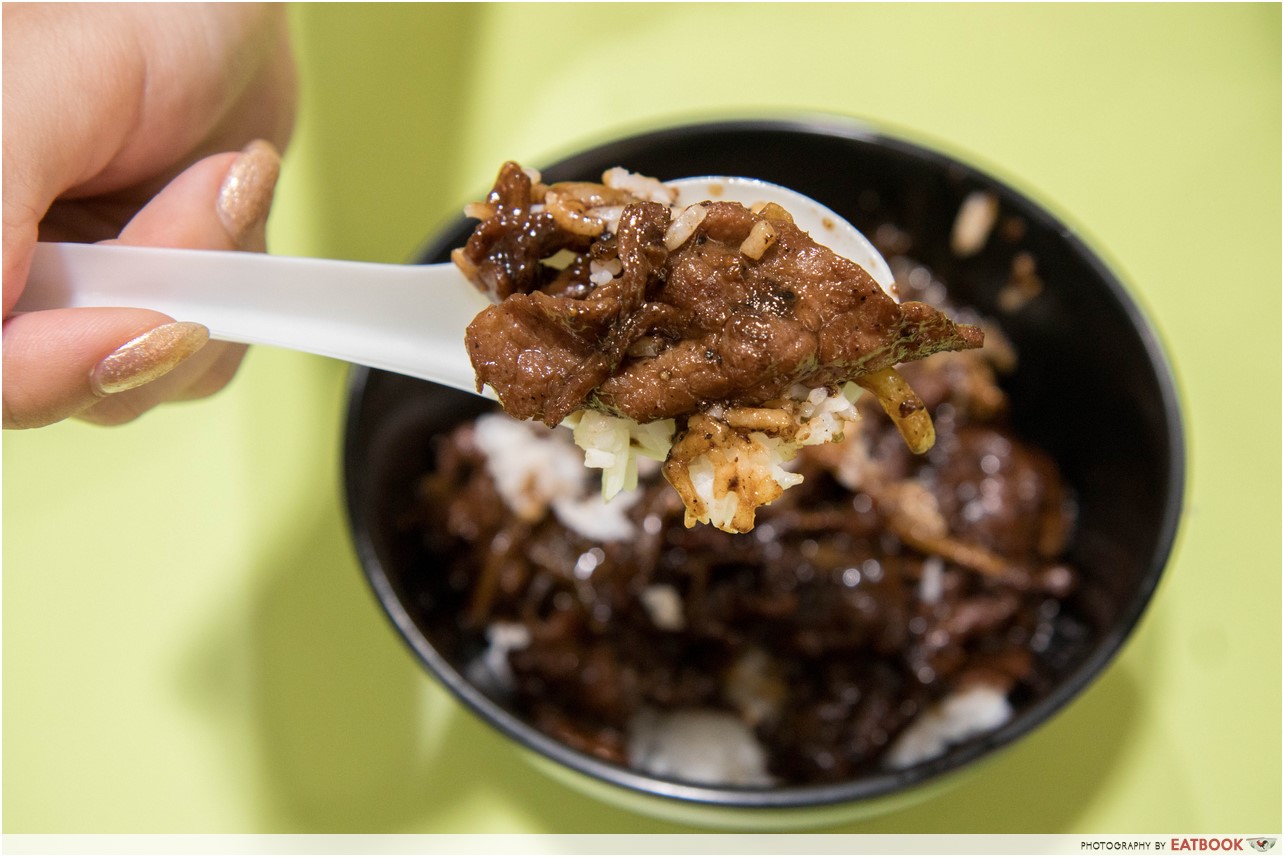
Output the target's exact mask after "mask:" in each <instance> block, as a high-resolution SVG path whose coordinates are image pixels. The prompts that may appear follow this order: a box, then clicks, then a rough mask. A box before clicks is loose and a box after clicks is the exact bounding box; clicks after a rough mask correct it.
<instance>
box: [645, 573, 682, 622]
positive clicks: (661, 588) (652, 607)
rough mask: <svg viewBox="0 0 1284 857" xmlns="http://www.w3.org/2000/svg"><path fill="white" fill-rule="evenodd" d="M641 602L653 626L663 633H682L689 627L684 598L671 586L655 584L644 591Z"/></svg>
mask: <svg viewBox="0 0 1284 857" xmlns="http://www.w3.org/2000/svg"><path fill="white" fill-rule="evenodd" d="M641 600H642V606H643V607H644V608H645V609H646V614H647V616H649V617H650V618H651V624H653V625H655V627H657V628H659V629H660V630H661V631H681V630H682V629H683V628H685V627H686V626H687V618H686V615H685V614H684V613H683V611H682V596H681V595H679V594H678V590H676V589H674V588H673V587H672V586H670V585H669V584H667V583H653V584H652V585H650V586H648V587H647V588H646V589H643V590H642V595H641Z"/></svg>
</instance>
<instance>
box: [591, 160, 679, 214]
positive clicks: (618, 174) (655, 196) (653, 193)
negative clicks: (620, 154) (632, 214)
mask: <svg viewBox="0 0 1284 857" xmlns="http://www.w3.org/2000/svg"><path fill="white" fill-rule="evenodd" d="M602 184H604V185H606V186H607V187H609V188H613V189H615V190H622V191H624V192H626V193H630V194H632V195H633V196H635V197H637V198H638V199H645V200H648V201H650V202H658V203H660V204H662V205H672V204H673V201H674V200H676V199H677V198H678V192H677V190H675V189H674V188H671V187H669V186H668V185H666V184H665V183H664V182H662V181H660V180H659V179H655V178H651V177H650V176H644V175H642V174H640V173H631V172H629V171H628V170H626V169H624V167H611V169H609V170H607V171H606V172H604V173H602Z"/></svg>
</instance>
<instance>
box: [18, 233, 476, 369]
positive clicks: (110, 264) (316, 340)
mask: <svg viewBox="0 0 1284 857" xmlns="http://www.w3.org/2000/svg"><path fill="white" fill-rule="evenodd" d="M485 306H487V301H486V298H485V297H484V296H483V295H481V294H479V293H478V292H477V290H476V289H474V288H473V287H472V286H471V285H470V284H469V283H468V282H467V281H466V280H465V279H464V277H463V275H462V274H460V273H459V271H458V270H456V269H455V267H454V266H453V265H385V264H377V263H372V262H348V261H335V260H328V259H308V258H295V257H288V256H268V255H265V254H260V253H234V252H222V251H214V250H180V249H169V248H155V247H127V246H124V245H120V244H60V243H40V244H38V245H37V247H36V252H35V256H34V258H33V260H32V264H31V273H30V275H29V276H28V279H27V285H26V288H25V289H24V291H23V294H22V297H21V299H20V300H19V301H18V305H17V307H16V309H17V310H18V311H20V312H30V311H35V310H45V309H62V308H68V307H139V308H145V309H151V310H156V311H158V312H162V313H165V314H166V315H168V316H170V317H172V318H175V319H177V320H179V321H195V322H199V323H200V324H204V325H205V326H206V327H208V328H209V329H210V335H211V336H212V337H213V338H215V339H222V340H226V341H229V342H244V343H249V344H256V345H275V346H279V347H282V348H289V349H292V350H295V351H305V352H308V353H310V354H320V355H322V356H325V357H334V358H337V359H339V360H346V361H349V362H351V363H360V364H362V365H365V366H370V367H373V368H376V369H386V370H389V371H391V372H398V373H400V374H403V375H411V376H414V377H418V378H425V379H427V380H430V381H436V382H437V383H440V384H445V385H447V386H450V387H455V388H457V389H460V390H466V391H469V392H473V391H474V390H475V386H474V385H475V383H476V382H475V376H474V374H473V368H472V365H471V364H470V362H469V360H468V354H467V351H466V350H465V348H464V329H465V328H466V327H467V326H468V323H469V322H470V321H472V319H473V317H474V316H475V315H476V314H477V313H478V312H480V311H481V310H482V309H483V308H484V307H485Z"/></svg>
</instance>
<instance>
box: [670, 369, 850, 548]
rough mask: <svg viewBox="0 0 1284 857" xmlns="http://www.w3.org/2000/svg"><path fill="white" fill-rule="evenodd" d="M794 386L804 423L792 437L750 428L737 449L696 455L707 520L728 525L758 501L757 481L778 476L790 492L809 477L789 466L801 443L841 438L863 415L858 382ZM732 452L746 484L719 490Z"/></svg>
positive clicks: (693, 467) (693, 469) (694, 472)
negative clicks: (722, 467) (720, 471)
mask: <svg viewBox="0 0 1284 857" xmlns="http://www.w3.org/2000/svg"><path fill="white" fill-rule="evenodd" d="M794 392H795V398H796V399H798V400H799V404H798V406H797V409H796V412H795V416H796V420H797V425H798V428H797V429H796V431H795V432H794V434H793V435H792V436H791V437H776V436H773V435H770V434H767V433H765V432H750V433H749V436H748V442H747V443H741V444H740V445H738V446H737V447H736V449H735V450H734V451H729V450H714V451H713V452H711V453H704V454H702V455H698V456H696V457H695V459H693V460H692V462H691V464H690V466H689V468H688V474H689V475H690V478H691V485H692V488H693V489H694V491H695V494H696V496H697V497H698V498H699V499H700V501H701V502H702V503H704V506H705V510H706V513H707V523H710V524H712V525H713V526H715V527H717V528H718V529H721V530H726V529H728V528H729V527H730V526H731V522H732V521H733V520H734V519H735V517H736V515H737V513H738V512H739V511H740V509H741V506H742V505H743V504H744V503H745V502H752V501H751V500H750V492H751V491H752V490H753V488H754V486H759V485H763V484H767V483H768V482H774V483H775V484H776V485H777V486H778V487H779V489H780V491H781V492H784V491H787V490H788V489H790V488H792V487H793V486H795V485H798V484H800V483H801V482H802V481H803V477H802V476H801V475H800V474H797V473H793V472H791V471H790V470H789V469H788V468H787V466H786V465H787V464H788V463H789V462H790V461H792V460H793V458H794V456H795V455H797V454H798V449H799V447H802V446H811V445H813V444H818V443H829V442H831V441H834V440H837V439H840V438H841V437H842V435H843V431H844V428H845V425H846V423H847V422H850V421H854V420H857V419H859V415H858V413H857V411H856V407H855V401H856V399H857V398H858V397H859V396H860V395H861V388H860V387H858V386H857V385H855V384H851V383H848V384H844V385H843V387H842V388H841V389H840V390H837V391H835V392H830V391H829V390H828V389H826V388H824V387H817V388H815V389H812V390H807V389H806V388H798V389H797V390H795V391H794ZM728 454H729V455H730V457H731V459H732V460H733V461H734V463H735V467H736V471H737V479H736V482H737V484H738V485H740V486H742V488H743V489H744V490H742V491H727V492H725V493H719V492H718V490H717V486H716V485H715V478H714V477H715V473H716V470H717V467H716V464H717V460H723V459H724V458H725V457H727V456H728ZM699 520H704V519H699Z"/></svg>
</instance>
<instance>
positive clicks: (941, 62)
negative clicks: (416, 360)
mask: <svg viewBox="0 0 1284 857" xmlns="http://www.w3.org/2000/svg"><path fill="white" fill-rule="evenodd" d="M292 15H293V23H294V26H295V33H296V45H297V50H298V55H299V62H300V69H301V74H302V79H303V83H304V94H303V102H302V106H301V109H302V112H301V115H300V123H299V126H298V130H297V134H296V137H295V141H294V144H293V145H292V147H291V148H290V150H289V152H288V155H287V159H286V168H285V173H284V176H283V180H282V183H281V187H280V192H279V196H278V203H277V207H276V210H275V213H274V216H273V221H272V225H271V232H270V238H271V243H272V247H273V251H274V252H277V253H284V254H291V255H314V256H325V257H334V258H345V259H365V260H380V261H403V260H406V259H408V258H409V257H411V256H412V254H413V252H414V250H415V248H416V247H417V246H418V245H419V244H420V243H421V242H422V240H423V239H424V238H425V237H426V236H427V235H428V234H430V233H431V232H432V231H433V229H434V228H436V227H437V226H438V225H439V224H441V223H442V222H444V221H445V220H446V219H447V218H448V217H450V216H452V215H453V213H454V212H456V211H457V210H458V208H459V206H460V205H461V204H462V203H463V202H464V201H467V200H468V199H470V198H472V197H473V196H474V195H475V194H476V193H478V191H480V190H482V189H484V188H485V187H486V186H487V182H488V181H489V179H490V178H491V177H492V176H493V174H494V172H495V170H496V168H497V166H498V164H499V163H500V162H501V161H503V160H505V159H508V158H516V159H520V160H522V161H524V162H528V163H531V164H538V163H540V162H544V161H548V160H551V159H552V158H554V157H556V156H559V155H562V154H565V153H568V152H570V151H572V150H574V149H576V148H578V147H581V146H583V145H586V144H590V143H594V142H598V141H601V140H603V139H606V138H608V137H610V136H613V135H617V134H619V133H621V132H625V131H631V130H636V129H639V128H646V127H652V126H655V125H659V124H666V123H671V122H674V121H679V120H689V119H700V118H707V117H710V116H729V115H737V114H755V115H758V114H763V113H769V112H772V111H778V110H789V111H798V110H821V111H826V112H837V113H842V114H848V115H852V116H857V117H861V118H864V119H866V120H868V121H871V122H873V123H875V124H878V125H880V126H883V127H885V128H887V129H889V130H892V131H894V132H899V133H902V134H906V135H908V136H910V137H912V138H913V139H917V140H920V141H924V142H928V143H930V144H935V145H938V146H940V147H942V148H945V149H947V150H949V151H951V152H954V153H956V154H962V155H964V156H966V157H971V158H973V159H974V160H975V161H977V162H978V163H979V164H980V165H982V166H983V167H985V168H987V169H989V170H990V171H992V172H994V173H996V174H997V175H998V176H1000V177H1001V178H1004V179H1006V180H1008V181H1009V182H1011V183H1013V184H1015V185H1016V186H1017V187H1019V188H1021V189H1022V190H1024V191H1026V192H1027V193H1029V194H1030V195H1032V196H1033V197H1035V198H1036V199H1038V200H1040V201H1042V202H1044V203H1045V204H1047V205H1048V206H1049V207H1050V208H1051V209H1052V210H1053V211H1055V212H1057V213H1059V214H1061V215H1063V216H1064V217H1065V218H1066V219H1067V220H1068V221H1069V222H1070V223H1071V224H1073V225H1074V226H1076V227H1077V228H1078V229H1080V230H1081V231H1082V233H1083V234H1084V235H1085V236H1086V237H1087V238H1088V240H1089V241H1090V242H1091V243H1093V244H1094V246H1095V247H1097V248H1098V249H1099V250H1100V251H1101V252H1102V254H1103V255H1104V256H1105V257H1106V258H1107V259H1108V260H1110V261H1111V262H1112V263H1113V264H1114V265H1115V266H1116V267H1117V269H1118V271H1119V272H1120V273H1121V274H1122V275H1123V276H1124V278H1125V279H1126V280H1127V281H1128V282H1129V283H1130V284H1131V286H1132V288H1133V291H1134V295H1135V296H1136V298H1137V300H1138V301H1139V303H1140V304H1141V305H1142V306H1143V308H1144V309H1145V310H1146V312H1147V313H1148V315H1149V317H1150V318H1151V320H1152V321H1153V322H1154V324H1155V326H1156V328H1157V329H1158V331H1159V333H1160V335H1161V337H1162V339H1163V341H1164V342H1165V343H1166V345H1167V347H1168V349H1169V353H1170V355H1171V357H1172V359H1173V363H1174V368H1175V372H1176V375H1177V378H1178V381H1179V385H1180V389H1181V393H1182V396H1183V399H1184V405H1185V409H1186V418H1187V430H1188V447H1189V455H1190V468H1189V484H1188V496H1187V500H1188V505H1187V512H1186V515H1185V518H1184V522H1183V525H1182V528H1181V532H1180V536H1179V541H1178V545H1177V548H1176V551H1175V554H1174V558H1173V561H1172V563H1171V565H1170V567H1169V569H1168V572H1167V575H1166V577H1165V579H1164V581H1163V583H1162V585H1161V587H1160V589H1159V592H1158V594H1157V596H1156V598H1155V600H1154V602H1153V604H1152V606H1151V608H1150V610H1149V611H1148V613H1147V614H1146V616H1145V619H1144V621H1143V622H1142V624H1141V626H1140V629H1139V631H1138V633H1137V634H1136V636H1135V637H1134V638H1133V639H1132V640H1131V641H1130V642H1129V644H1128V646H1127V647H1126V649H1125V651H1124V652H1123V654H1122V656H1121V657H1120V658H1119V659H1117V660H1116V661H1115V663H1114V664H1113V665H1112V666H1111V667H1110V669H1109V670H1108V671H1107V672H1106V673H1105V674H1104V675H1103V676H1102V678H1101V679H1100V681H1098V682H1097V683H1096V684H1095V685H1094V686H1093V687H1092V688H1091V689H1090V690H1089V691H1088V692H1086V693H1085V694H1084V695H1082V696H1081V697H1080V698H1078V699H1077V700H1076V701H1075V702H1074V703H1073V704H1072V705H1071V706H1070V707H1069V708H1068V709H1067V710H1065V711H1064V712H1063V713H1062V714H1061V715H1060V716H1059V717H1057V718H1056V719H1055V720H1054V721H1053V722H1051V723H1050V724H1048V725H1046V726H1045V727H1044V728H1042V729H1041V730H1039V731H1038V732H1037V733H1036V734H1034V735H1033V736H1031V737H1030V738H1028V739H1027V740H1025V741H1024V742H1022V743H1021V744H1019V745H1018V746H1017V747H1015V748H1014V749H1012V750H1011V751H1010V752H1008V753H1006V754H1004V755H1003V756H1001V757H1000V758H999V759H998V760H997V761H995V762H994V763H993V764H991V765H989V766H987V767H985V768H984V769H983V770H981V771H980V772H979V773H978V774H977V775H976V776H974V777H972V778H971V779H969V780H967V781H966V782H965V783H964V784H963V785H962V786H961V787H960V788H958V789H955V790H953V791H951V792H949V793H947V794H945V795H944V796H941V797H938V798H935V799H933V800H932V801H930V802H929V803H926V804H922V805H920V806H917V807H914V808H910V809H905V810H902V811H899V812H897V813H894V814H891V815H886V816H883V817H880V818H877V819H875V820H872V821H869V822H865V823H863V824H853V825H849V826H846V827H844V828H840V830H845V831H858V832H964V831H971V832H1005V831H1006V832H1032V833H1053V832H1097V833H1135V832H1174V833H1176V832H1190V833H1197V832H1232V831H1234V832H1239V833H1242V834H1248V833H1265V832H1271V831H1276V832H1278V831H1279V829H1280V826H1281V823H1280V805H1281V793H1280V723H1281V721H1280V649H1281V647H1280V618H1279V617H1280V603H1281V597H1280V569H1281V556H1280V520H1281V510H1280V388H1281V384H1280V284H1281V280H1280V258H1281V247H1280V235H1281V222H1280V186H1281V177H1280V154H1281V150H1280V7H1279V6H1278V5H1274V4H1270V5H1253V6H1235V5H1216V6H1203V5H1178V6H1169V5H1144V6H1114V5H1109V6H1099V5H1073V6H1060V5H1039V6H1024V5H1002V6H970V5H946V6H937V5H917V4H913V5H895V6H884V5H840V6H835V5H787V6H786V5H769V4H753V5H724V4H717V5H649V6H644V7H643V6H628V5H614V4H612V5H573V6H571V5H520V6H507V5H466V6H462V5H461V6H453V5H434V6H414V5H404V6H400V5H399V6H360V7H356V6H342V5H335V6H305V7H296V8H294V9H293V10H292ZM345 373H346V367H345V366H342V365H340V364H337V363H335V362H332V361H328V360H325V359H322V358H314V357H309V356H304V355H297V354H289V353H284V352H279V351H274V350H272V349H267V348H261V349H258V350H256V351H253V352H252V354H251V356H250V357H249V358H248V360H247V362H246V364H245V366H244V367H243V369H242V373H241V376H240V377H239V378H238V380H237V382H236V383H235V384H233V385H232V387H231V388H229V389H228V390H227V391H225V392H224V393H222V394H220V395H218V396H216V397H214V398H213V399H210V400H207V401H204V402H199V403H192V404H184V405H176V406H170V407H166V408H163V409H160V410H158V411H156V412H154V413H152V414H150V415H148V416H147V417H145V418H143V419H142V420H141V421H139V422H137V423H135V424H133V425H130V426H128V427H125V428H120V429H99V428H94V427H89V426H86V425H83V424H79V423H75V422H70V423H66V424H62V425H58V426H54V427H51V428H48V429H41V430H37V431H31V432H25V433H12V432H10V433H6V434H5V436H4V510H3V511H4V519H3V522H4V556H3V559H4V585H3V622H4V628H3V692H4V696H3V702H4V709H3V715H4V716H3V739H4V745H3V747H4V760H3V764H4V768H3V774H4V792H3V795H4V797H3V801H4V803H3V811H4V816H3V818H4V831H5V832H6V833H39V832H44V833H70V832H207V833H212V832H315V831H349V832H452V833H466V832H608V831H615V832H638V831H673V830H678V829H679V828H676V827H673V826H672V825H669V824H666V823H664V822H660V821H656V820H652V819H648V818H644V817H641V816H634V815H631V814H629V813H626V812H624V811H623V810H618V809H614V808H611V807H608V806H605V805H601V804H598V803H596V802H594V801H592V800H590V799H588V798H585V797H582V796H581V795H579V794H578V793H576V792H573V791H570V790H568V789H567V788H565V787H564V786H562V785H560V784H558V783H556V782H554V781H552V780H549V779H547V778H546V777H545V776H544V775H543V774H541V773H539V772H537V771H536V770H534V769H533V768H531V767H530V766H529V765H528V764H527V763H526V762H525V761H523V760H522V759H521V758H519V757H517V756H516V755H514V754H513V753H512V752H511V748H510V747H509V746H508V745H506V744H505V742H504V741H503V740H502V739H501V738H500V737H499V736H498V735H497V734H496V733H493V732H492V731H490V730H489V729H488V728H487V727H485V726H483V725H481V724H480V723H479V722H478V721H477V720H475V719H474V718H473V717H472V716H471V715H469V714H467V713H466V712H464V711H463V710H462V709H461V708H460V707H459V706H458V705H457V704H455V703H454V702H453V700H452V699H451V698H449V697H447V695H446V694H445V693H444V692H443V691H442V690H440V689H438V688H437V687H436V686H435V685H434V684H433V683H432V682H431V681H430V680H429V679H428V678H427V677H426V676H425V675H424V674H423V673H422V672H421V670H420V669H419V667H418V666H417V664H416V662H415V661H414V660H413V659H412V657H411V655H410V653H409V651H408V650H407V649H406V648H405V647H404V646H403V644H402V643H401V641H400V639H399V638H398V637H397V636H395V634H394V632H393V631H392V629H391V627H390V625H389V623H388V622H387V621H386V619H385V618H384V616H383V614H382V613H381V611H380V609H379V608H378V606H377V605H376V603H375V601H374V599H373V597H372V596H371V594H370V592H369V591H368V588H367V586H366V584H365V582H364V580H363V579H362V577H361V573H360V570H359V568H358V565H357V563H356V561H355V559H354V557H353V554H352V551H351V548H350V546H349V542H348V537H347V534H346V530H345V523H344V518H343V515H342V510H341V505H340V481H339V473H338V471H339V463H338V461H339V453H338V450H339V443H340V421H341V418H342V412H343V401H344V381H345Z"/></svg>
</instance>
